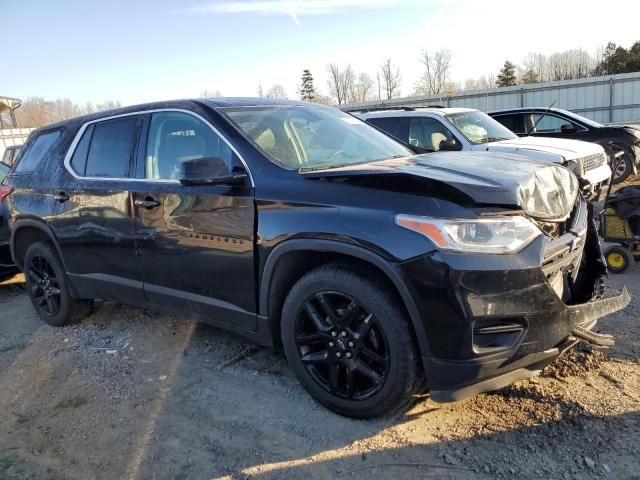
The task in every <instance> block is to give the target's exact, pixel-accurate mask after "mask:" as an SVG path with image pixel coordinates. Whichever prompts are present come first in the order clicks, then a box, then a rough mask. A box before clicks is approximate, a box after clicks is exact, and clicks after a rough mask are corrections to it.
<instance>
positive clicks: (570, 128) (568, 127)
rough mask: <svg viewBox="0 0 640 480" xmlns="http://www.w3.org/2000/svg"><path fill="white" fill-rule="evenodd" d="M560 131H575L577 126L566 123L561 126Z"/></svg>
mask: <svg viewBox="0 0 640 480" xmlns="http://www.w3.org/2000/svg"><path fill="white" fill-rule="evenodd" d="M560 131H561V132H562V133H575V132H576V127H575V126H573V125H571V124H570V123H564V124H562V125H561V126H560Z"/></svg>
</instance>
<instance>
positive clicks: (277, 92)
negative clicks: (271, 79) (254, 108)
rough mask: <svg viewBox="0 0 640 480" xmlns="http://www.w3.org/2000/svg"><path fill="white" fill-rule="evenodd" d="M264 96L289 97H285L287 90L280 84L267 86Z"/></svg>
mask: <svg viewBox="0 0 640 480" xmlns="http://www.w3.org/2000/svg"><path fill="white" fill-rule="evenodd" d="M265 97H267V98H282V99H286V98H289V97H287V92H286V91H285V90H284V87H283V86H282V85H278V84H276V85H272V86H271V88H269V90H267V93H266V94H265Z"/></svg>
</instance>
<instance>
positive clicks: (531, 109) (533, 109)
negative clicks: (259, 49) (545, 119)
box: [487, 107, 571, 115]
mask: <svg viewBox="0 0 640 480" xmlns="http://www.w3.org/2000/svg"><path fill="white" fill-rule="evenodd" d="M546 111H549V112H557V113H564V114H569V115H570V114H571V112H570V111H568V110H564V109H563V108H553V107H551V108H549V107H517V108H503V109H500V110H490V111H489V112H487V113H488V114H492V113H517V112H546Z"/></svg>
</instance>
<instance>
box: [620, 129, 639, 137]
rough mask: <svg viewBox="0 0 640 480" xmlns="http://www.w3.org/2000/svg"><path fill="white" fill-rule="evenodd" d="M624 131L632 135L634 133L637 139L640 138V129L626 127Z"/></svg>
mask: <svg viewBox="0 0 640 480" xmlns="http://www.w3.org/2000/svg"><path fill="white" fill-rule="evenodd" d="M624 131H625V132H627V133H628V134H630V135H633V136H634V137H636V138H637V139H640V130H636V129H635V128H625V129H624Z"/></svg>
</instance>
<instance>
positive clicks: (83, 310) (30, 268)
mask: <svg viewBox="0 0 640 480" xmlns="http://www.w3.org/2000/svg"><path fill="white" fill-rule="evenodd" d="M24 273H25V280H26V287H27V293H28V294H29V298H30V299H31V303H32V304H33V306H34V308H35V309H36V312H37V313H38V315H39V316H40V318H41V319H42V320H44V321H45V322H47V323H48V324H49V325H53V326H54V327H60V326H63V325H68V324H71V323H75V322H79V321H80V320H82V319H83V318H85V317H86V316H87V315H89V314H90V313H91V310H92V308H93V300H80V299H73V298H72V297H71V292H70V289H69V280H68V279H67V275H66V274H65V271H64V268H63V266H62V262H61V261H60V258H59V257H58V255H57V254H56V252H55V251H54V250H53V248H52V247H51V246H50V245H49V244H47V243H43V242H36V243H33V244H31V245H29V247H28V248H27V251H26V253H25V256H24Z"/></svg>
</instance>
